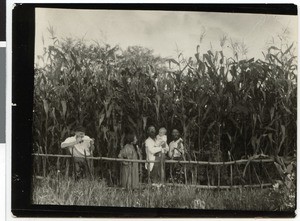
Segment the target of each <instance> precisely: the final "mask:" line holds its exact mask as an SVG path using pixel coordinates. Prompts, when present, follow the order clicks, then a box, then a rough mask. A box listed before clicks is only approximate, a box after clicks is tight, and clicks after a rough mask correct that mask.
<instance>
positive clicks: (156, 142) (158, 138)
mask: <svg viewBox="0 0 300 221" xmlns="http://www.w3.org/2000/svg"><path fill="white" fill-rule="evenodd" d="M166 132H167V130H166V129H165V128H161V129H160V130H159V134H158V135H156V129H155V127H154V126H150V127H149V128H148V130H147V133H148V138H147V139H146V141H145V148H146V155H147V156H146V157H147V160H148V161H154V160H155V161H159V162H155V163H146V165H145V167H146V169H147V170H148V171H149V172H150V179H151V182H152V183H153V185H154V186H158V185H159V184H158V183H159V182H160V178H161V175H162V174H161V170H160V169H161V158H162V157H164V154H165V153H167V152H168V151H169V146H168V144H167V136H166Z"/></svg>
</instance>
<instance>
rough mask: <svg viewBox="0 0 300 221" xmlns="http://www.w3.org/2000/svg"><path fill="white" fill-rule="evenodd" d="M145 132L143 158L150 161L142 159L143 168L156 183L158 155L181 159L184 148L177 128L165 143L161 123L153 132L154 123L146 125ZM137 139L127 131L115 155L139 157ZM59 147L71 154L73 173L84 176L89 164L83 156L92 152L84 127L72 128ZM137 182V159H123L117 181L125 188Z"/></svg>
mask: <svg viewBox="0 0 300 221" xmlns="http://www.w3.org/2000/svg"><path fill="white" fill-rule="evenodd" d="M147 135H148V138H147V139H146V140H145V145H144V147H143V148H145V153H146V160H147V161H150V162H149V163H148V162H146V163H145V169H146V170H147V171H148V172H149V173H150V179H151V182H152V185H154V186H157V185H160V184H159V182H160V178H161V169H160V162H161V158H162V157H168V158H170V159H174V160H182V159H184V155H185V148H184V145H183V140H182V138H181V137H180V133H179V130H178V129H173V130H172V133H171V136H172V141H171V142H170V143H169V144H168V139H167V130H166V128H164V127H162V128H160V129H159V132H158V134H156V129H155V127H154V126H150V127H148V129H147ZM137 141H138V140H137V136H136V134H135V133H133V132H128V133H127V134H126V136H125V140H124V146H123V147H122V148H121V150H120V153H119V155H118V158H122V159H132V160H138V159H140V160H141V159H143V156H142V150H141V149H140V148H139V147H138V145H137ZM61 148H65V149H67V150H68V152H69V154H72V155H73V156H74V163H75V169H76V177H78V178H79V177H82V176H84V175H85V174H86V173H87V172H88V171H89V164H88V163H87V161H86V158H85V156H86V157H89V156H93V151H94V139H92V138H90V137H88V136H87V135H85V130H84V128H82V127H80V128H77V129H76V130H75V135H74V136H72V137H69V138H67V139H66V140H65V141H64V142H62V144H61ZM151 161H155V162H151ZM139 184H140V181H139V164H138V162H128V161H123V162H122V168H121V185H122V186H123V187H124V188H127V189H135V188H138V187H139Z"/></svg>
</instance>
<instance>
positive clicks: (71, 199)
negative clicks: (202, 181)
mask: <svg viewBox="0 0 300 221" xmlns="http://www.w3.org/2000/svg"><path fill="white" fill-rule="evenodd" d="M55 179H57V178H53V177H52V178H50V177H49V176H48V177H47V178H45V179H44V180H35V182H34V183H35V185H34V188H33V195H32V197H33V198H32V203H33V204H55V205H57V204H58V205H84V206H117V207H145V208H189V209H220V210H255V211H279V210H287V209H291V208H288V207H284V204H283V203H282V198H281V196H280V195H277V196H276V197H274V191H273V190H272V189H233V190H204V189H197V188H194V187H189V186H184V187H161V188H156V187H147V186H144V187H143V188H140V189H137V190H125V189H121V188H110V187H108V186H107V185H106V183H105V181H103V180H92V181H91V180H80V181H78V182H74V181H73V180H71V179H65V178H63V179H62V180H60V182H57V181H55ZM199 201H200V202H201V204H199V203H197V202H199ZM294 206H295V205H293V208H294Z"/></svg>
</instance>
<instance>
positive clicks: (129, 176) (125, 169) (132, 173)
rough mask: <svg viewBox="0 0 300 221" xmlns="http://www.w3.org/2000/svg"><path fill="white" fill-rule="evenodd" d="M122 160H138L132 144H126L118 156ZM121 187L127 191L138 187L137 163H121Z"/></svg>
mask: <svg viewBox="0 0 300 221" xmlns="http://www.w3.org/2000/svg"><path fill="white" fill-rule="evenodd" d="M118 157H119V158H123V159H134V160H137V159H138V154H137V152H136V150H135V148H134V146H133V145H132V144H126V145H125V146H124V147H123V149H122V150H121V151H120V154H119V156H118ZM121 185H122V187H125V188H127V189H135V188H138V187H139V168H138V163H135V162H122V167H121Z"/></svg>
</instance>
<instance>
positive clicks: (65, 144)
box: [60, 139, 78, 148]
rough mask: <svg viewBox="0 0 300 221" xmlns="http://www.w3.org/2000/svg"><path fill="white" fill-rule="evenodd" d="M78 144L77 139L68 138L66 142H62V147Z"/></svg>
mask: <svg viewBox="0 0 300 221" xmlns="http://www.w3.org/2000/svg"><path fill="white" fill-rule="evenodd" d="M76 144H78V142H77V140H76V141H73V142H69V141H68V139H66V140H65V141H64V142H62V143H61V145H60V146H61V148H66V147H71V146H74V145H76Z"/></svg>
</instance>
